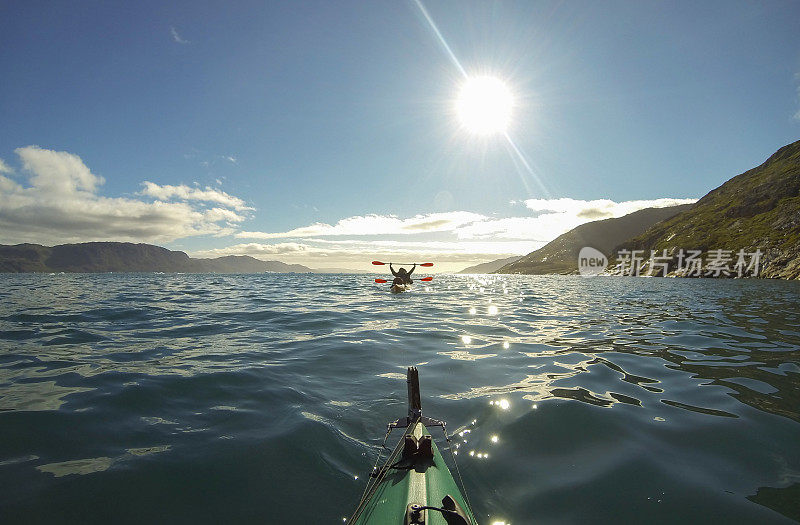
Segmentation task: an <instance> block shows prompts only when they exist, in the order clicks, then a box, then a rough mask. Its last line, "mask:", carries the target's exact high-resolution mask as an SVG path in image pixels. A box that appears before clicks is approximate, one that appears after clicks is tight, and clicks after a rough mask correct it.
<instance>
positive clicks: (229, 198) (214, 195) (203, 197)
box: [139, 181, 253, 211]
mask: <svg viewBox="0 0 800 525" xmlns="http://www.w3.org/2000/svg"><path fill="white" fill-rule="evenodd" d="M142 186H144V189H143V190H142V191H141V192H139V194H140V195H146V196H148V197H154V198H156V199H159V200H163V201H165V200H170V199H178V200H194V201H203V202H216V203H218V204H222V205H223V206H228V207H230V208H234V209H236V210H238V211H246V210H252V209H253V208H251V207H249V206H247V205H246V204H245V202H244V201H243V200H242V199H240V198H239V197H234V196H233V195H229V194H227V193H225V192H224V191H222V190H215V189H213V188H211V187H209V186H206V187H205V189H200V188H192V187H191V186H187V185H185V184H181V185H178V186H171V185H169V184H165V185H163V186H161V185H158V184H156V183H154V182H150V181H144V182H143V183H142Z"/></svg>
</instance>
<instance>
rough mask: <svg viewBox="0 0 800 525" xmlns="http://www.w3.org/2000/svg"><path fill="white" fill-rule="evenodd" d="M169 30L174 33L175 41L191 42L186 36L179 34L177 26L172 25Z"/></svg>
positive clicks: (180, 42)
mask: <svg viewBox="0 0 800 525" xmlns="http://www.w3.org/2000/svg"><path fill="white" fill-rule="evenodd" d="M169 32H170V33H171V34H172V40H174V41H175V42H177V43H179V44H191V42H190V41H189V40H186V39H185V38H183V37H181V35H179V34H178V30H177V29H175V26H170V28H169Z"/></svg>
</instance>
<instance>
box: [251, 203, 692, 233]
mask: <svg viewBox="0 0 800 525" xmlns="http://www.w3.org/2000/svg"><path fill="white" fill-rule="evenodd" d="M696 200H697V199H675V198H665V199H654V200H636V201H623V202H615V201H612V200H606V199H602V200H591V201H585V200H576V199H529V200H526V201H523V202H524V204H525V206H526V207H527V208H528V209H529V210H530V211H531V212H533V213H532V214H530V215H527V216H522V217H504V218H496V217H489V216H486V215H482V214H479V213H473V212H468V211H454V212H444V213H429V214H421V215H415V216H413V217H408V218H400V217H397V216H396V215H378V214H371V215H357V216H353V217H347V218H344V219H341V220H339V221H338V222H336V224H327V223H314V224H311V225H309V226H303V227H300V228H295V229H292V230H288V231H283V232H260V231H242V232H239V233H237V234H236V237H237V238H240V239H291V238H308V237H365V236H372V237H376V236H387V235H406V236H408V235H417V234H423V233H442V232H446V233H450V234H452V235H454V236H455V238H457V239H460V240H466V239H476V238H500V239H519V240H527V241H536V242H547V241H550V240H552V239H554V238H555V237H557V236H559V235H561V234H562V233H564V232H566V231H568V230H571V229H572V228H574V227H575V226H578V225H580V224H583V223H585V222H589V221H594V220H598V219H605V218H610V217H621V216H623V215H627V214H628V213H632V212H634V211H636V210H641V209H644V208H663V207H666V206H675V205H678V204H687V203H692V202H695V201H696Z"/></svg>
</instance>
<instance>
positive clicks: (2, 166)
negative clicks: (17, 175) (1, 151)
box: [0, 159, 14, 173]
mask: <svg viewBox="0 0 800 525" xmlns="http://www.w3.org/2000/svg"><path fill="white" fill-rule="evenodd" d="M0 173H14V169H13V168H12V167H11V166H9V165H8V164H6V162H5V161H4V160H3V159H0Z"/></svg>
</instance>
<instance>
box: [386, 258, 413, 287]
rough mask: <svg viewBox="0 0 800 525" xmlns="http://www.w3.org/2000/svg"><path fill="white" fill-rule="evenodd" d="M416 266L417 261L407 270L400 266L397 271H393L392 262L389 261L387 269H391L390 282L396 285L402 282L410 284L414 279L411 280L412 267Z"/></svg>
mask: <svg viewBox="0 0 800 525" xmlns="http://www.w3.org/2000/svg"><path fill="white" fill-rule="evenodd" d="M416 267H417V263H414V266H412V267H411V271H409V272H407V271H406V269H405V268H400V269H399V270H397V271H394V268H392V263H389V270H391V271H392V275H394V281H393V282H392V284H396V285H403V284H411V283H413V282H414V281H412V280H411V274H412V273H414V268H416Z"/></svg>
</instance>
